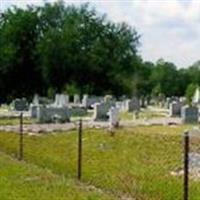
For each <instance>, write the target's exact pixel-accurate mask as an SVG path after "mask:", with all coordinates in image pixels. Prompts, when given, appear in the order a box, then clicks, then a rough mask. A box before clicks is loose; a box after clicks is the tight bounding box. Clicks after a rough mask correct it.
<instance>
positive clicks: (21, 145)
mask: <svg viewBox="0 0 200 200" xmlns="http://www.w3.org/2000/svg"><path fill="white" fill-rule="evenodd" d="M19 160H23V113H21V114H20V126H19Z"/></svg>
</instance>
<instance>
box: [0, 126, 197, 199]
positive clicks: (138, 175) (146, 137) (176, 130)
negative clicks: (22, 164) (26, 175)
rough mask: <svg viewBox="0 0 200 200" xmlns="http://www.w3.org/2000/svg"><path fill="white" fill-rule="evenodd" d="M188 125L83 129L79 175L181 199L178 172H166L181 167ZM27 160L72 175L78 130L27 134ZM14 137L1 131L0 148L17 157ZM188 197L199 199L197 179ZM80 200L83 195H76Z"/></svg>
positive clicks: (116, 190)
mask: <svg viewBox="0 0 200 200" xmlns="http://www.w3.org/2000/svg"><path fill="white" fill-rule="evenodd" d="M188 128H190V126H174V127H173V126H171V127H168V126H151V127H142V126H141V127H135V128H132V129H119V130H118V131H116V135H115V136H114V137H111V136H110V134H109V133H108V132H107V131H106V130H100V129H99V130H93V129H87V130H84V136H83V179H82V181H83V182H84V183H87V184H90V185H94V186H96V187H98V188H101V189H102V190H103V191H106V192H108V193H111V194H113V195H115V197H116V198H117V197H118V196H125V195H127V196H131V197H133V198H136V199H139V200H174V199H176V200H179V199H180V200H181V199H182V196H183V195H182V177H173V176H171V175H170V172H171V171H173V170H176V169H178V168H180V167H182V152H183V149H182V146H183V144H182V139H183V138H182V133H183V131H184V130H185V129H188ZM24 142H25V147H24V151H25V160H26V161H27V162H29V163H33V164H36V165H38V166H40V167H43V168H48V169H50V170H51V171H53V172H54V173H56V174H59V175H62V176H63V175H64V176H65V177H66V178H75V177H76V166H77V133H76V131H70V132H67V133H58V134H43V135H41V136H25V138H24ZM17 147H18V137H17V135H16V134H14V133H0V150H2V151H4V152H6V153H8V154H10V155H12V156H13V157H16V156H17V149H18V148H17ZM190 189H191V193H190V200H200V182H193V181H192V183H191V185H190ZM80 199H81V198H80Z"/></svg>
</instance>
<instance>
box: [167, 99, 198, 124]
mask: <svg viewBox="0 0 200 200" xmlns="http://www.w3.org/2000/svg"><path fill="white" fill-rule="evenodd" d="M169 114H170V116H171V117H174V116H177V117H181V119H182V121H183V122H184V123H197V122H198V120H199V109H198V107H196V106H194V105H193V106H192V105H191V106H189V105H185V104H184V103H183V102H181V101H174V102H172V103H170V105H169Z"/></svg>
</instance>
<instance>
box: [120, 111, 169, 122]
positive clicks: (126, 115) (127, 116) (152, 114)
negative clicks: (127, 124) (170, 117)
mask: <svg viewBox="0 0 200 200" xmlns="http://www.w3.org/2000/svg"><path fill="white" fill-rule="evenodd" d="M165 116H166V113H163V112H156V111H152V110H148V109H143V110H141V111H140V112H139V119H152V118H158V117H165ZM120 118H121V120H133V119H135V114H134V112H121V113H120Z"/></svg>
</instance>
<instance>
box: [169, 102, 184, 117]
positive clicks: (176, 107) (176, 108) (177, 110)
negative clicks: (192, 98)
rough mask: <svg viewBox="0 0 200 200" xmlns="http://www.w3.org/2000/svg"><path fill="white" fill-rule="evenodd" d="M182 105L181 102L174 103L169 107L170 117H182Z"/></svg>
mask: <svg viewBox="0 0 200 200" xmlns="http://www.w3.org/2000/svg"><path fill="white" fill-rule="evenodd" d="M182 106H183V105H182V103H181V102H179V101H173V102H172V103H170V105H169V115H170V117H173V116H180V115H181V108H182Z"/></svg>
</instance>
